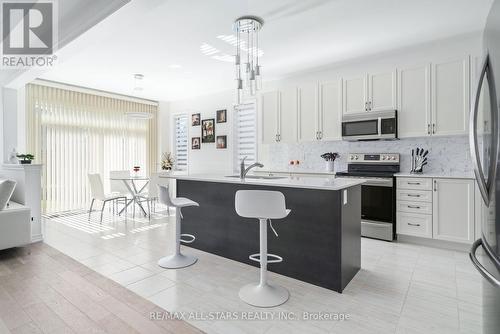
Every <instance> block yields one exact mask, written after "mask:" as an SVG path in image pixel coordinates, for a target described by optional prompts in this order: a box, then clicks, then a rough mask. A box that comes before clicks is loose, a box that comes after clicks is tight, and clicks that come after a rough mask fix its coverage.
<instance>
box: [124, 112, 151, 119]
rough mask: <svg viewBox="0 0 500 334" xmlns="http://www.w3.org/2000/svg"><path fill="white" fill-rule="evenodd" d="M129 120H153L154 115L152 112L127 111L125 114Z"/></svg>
mask: <svg viewBox="0 0 500 334" xmlns="http://www.w3.org/2000/svg"><path fill="white" fill-rule="evenodd" d="M125 116H127V118H131V119H151V118H153V114H152V113H150V112H141V111H127V112H126V113H125Z"/></svg>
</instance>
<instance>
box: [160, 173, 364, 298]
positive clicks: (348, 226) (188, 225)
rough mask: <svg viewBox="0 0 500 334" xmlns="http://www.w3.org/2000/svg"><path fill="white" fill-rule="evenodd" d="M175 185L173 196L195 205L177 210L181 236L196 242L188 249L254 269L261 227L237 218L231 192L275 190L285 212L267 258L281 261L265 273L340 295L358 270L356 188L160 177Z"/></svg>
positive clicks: (344, 183) (341, 182) (340, 182)
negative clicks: (174, 181) (273, 256)
mask: <svg viewBox="0 0 500 334" xmlns="http://www.w3.org/2000/svg"><path fill="white" fill-rule="evenodd" d="M166 177H170V178H175V179H177V197H187V198H190V199H192V200H193V201H196V202H198V203H199V204H200V206H199V207H195V208H187V209H185V210H183V212H182V213H183V216H184V219H183V221H182V233H189V234H193V235H195V236H196V240H195V241H194V242H193V243H192V244H190V245H189V247H193V248H197V249H200V250H202V251H205V252H209V253H212V254H216V255H219V256H223V257H225V258H228V259H231V260H235V261H239V262H242V263H246V264H249V265H252V266H257V265H258V263H256V262H254V261H251V260H250V259H249V258H248V257H249V255H250V254H254V253H258V251H259V224H258V221H257V220H254V219H245V218H242V217H239V216H238V215H237V214H236V211H235V207H234V198H235V193H236V191H237V190H240V189H249V190H252V189H256V190H276V191H280V192H282V193H283V194H284V195H285V198H286V206H287V208H288V209H291V213H290V214H289V215H288V217H286V218H285V219H281V220H274V221H273V225H274V227H275V229H276V230H277V233H278V235H279V236H278V237H276V236H275V235H274V234H273V233H268V250H269V253H272V254H277V255H279V256H281V257H283V262H281V263H272V264H269V265H268V269H269V270H270V271H273V272H275V273H278V274H281V275H284V276H288V277H292V278H295V279H298V280H301V281H304V282H308V283H311V284H314V285H318V286H321V287H324V288H327V289H331V290H335V291H337V292H342V291H343V290H344V288H345V287H346V286H347V284H348V283H349V282H350V280H351V279H352V278H353V277H354V275H355V274H356V273H357V272H358V270H359V269H360V265H361V223H360V222H361V185H360V184H361V183H362V181H356V180H347V179H333V178H324V179H323V178H312V177H310V178H300V179H297V178H295V179H289V178H284V179H274V180H248V181H240V180H239V179H235V178H227V177H223V176H201V175H200V176H195V175H190V176H166Z"/></svg>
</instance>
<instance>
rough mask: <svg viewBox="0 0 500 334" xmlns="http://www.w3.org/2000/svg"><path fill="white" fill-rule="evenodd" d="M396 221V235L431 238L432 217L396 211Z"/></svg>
mask: <svg viewBox="0 0 500 334" xmlns="http://www.w3.org/2000/svg"><path fill="white" fill-rule="evenodd" d="M396 220H397V233H398V234H406V235H413V236H416V237H425V238H432V215H424V214H417V213H408V212H401V211H398V212H397V213H396Z"/></svg>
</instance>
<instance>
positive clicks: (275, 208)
mask: <svg viewBox="0 0 500 334" xmlns="http://www.w3.org/2000/svg"><path fill="white" fill-rule="evenodd" d="M235 208H236V213H237V214H238V215H239V216H241V217H244V218H256V219H259V222H260V253H258V254H252V255H250V256H249V258H250V260H252V261H257V262H259V263H260V282H259V283H251V284H248V285H245V286H244V287H242V288H241V289H240V292H239V296H240V299H241V300H243V301H244V302H245V303H247V304H250V305H253V306H259V307H273V306H278V305H281V304H283V303H284V302H286V301H287V300H288V297H289V293H288V291H287V290H286V289H285V288H283V287H281V286H275V285H271V284H269V283H268V282H267V264H268V263H277V262H282V261H283V258H281V257H280V256H278V255H274V254H268V253H267V222H268V221H269V224H270V226H271V229H272V230H273V232H274V234H276V236H278V234H277V233H276V231H275V230H274V228H273V225H272V222H271V219H282V218H285V217H286V216H288V214H289V213H290V210H288V209H287V208H286V206H285V196H284V195H283V194H282V193H281V192H279V191H267V190H238V191H237V192H236V197H235ZM269 258H271V259H269Z"/></svg>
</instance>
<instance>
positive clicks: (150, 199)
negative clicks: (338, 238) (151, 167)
mask: <svg viewBox="0 0 500 334" xmlns="http://www.w3.org/2000/svg"><path fill="white" fill-rule="evenodd" d="M158 185H160V173H151V175H150V177H149V185H148V191H147V192H145V193H144V194H140V195H139V197H140V198H141V202H142V201H144V202H146V203H147V205H148V215H149V218H151V211H152V212H156V202H157V201H158ZM167 210H168V213H169V215H170V209H169V207H168V206H167Z"/></svg>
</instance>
